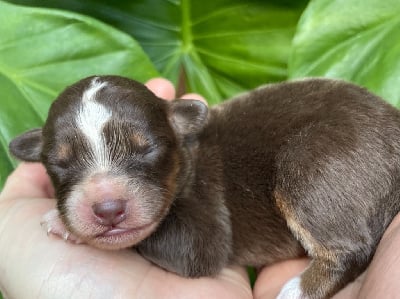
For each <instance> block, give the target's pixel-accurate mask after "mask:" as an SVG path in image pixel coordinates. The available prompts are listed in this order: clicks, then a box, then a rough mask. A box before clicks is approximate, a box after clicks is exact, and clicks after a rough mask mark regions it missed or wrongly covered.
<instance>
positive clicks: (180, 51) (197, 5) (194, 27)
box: [13, 0, 307, 103]
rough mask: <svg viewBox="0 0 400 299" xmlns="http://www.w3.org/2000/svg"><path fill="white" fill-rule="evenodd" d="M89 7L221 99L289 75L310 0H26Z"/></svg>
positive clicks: (193, 85)
mask: <svg viewBox="0 0 400 299" xmlns="http://www.w3.org/2000/svg"><path fill="white" fill-rule="evenodd" d="M13 2H19V3H24V4H29V5H42V6H51V7H57V8H60V7H62V8H63V9H68V10H74V11H76V12H80V13H84V14H88V15H91V16H94V17H96V18H98V19H101V20H103V21H105V22H108V23H110V24H112V25H114V26H115V27H117V28H119V29H121V30H123V31H125V32H127V33H129V34H131V35H132V36H133V37H135V38H136V39H137V40H138V41H139V43H140V44H141V45H142V46H143V48H144V49H145V52H146V53H147V54H148V55H149V57H150V58H151V61H153V63H154V64H155V66H156V68H157V69H158V70H159V72H160V73H161V74H162V75H163V76H164V77H166V78H169V79H171V80H172V81H173V82H175V83H177V82H178V80H179V78H180V77H181V78H182V77H184V78H185V83H186V89H187V90H189V91H196V92H199V93H201V94H202V95H204V96H205V97H206V98H207V99H208V100H209V102H210V103H217V102H220V101H221V100H223V99H225V98H227V97H230V96H232V95H233V94H236V93H238V92H242V91H244V90H248V89H250V88H254V87H255V86H258V85H260V84H264V83H265V82H271V81H281V80H284V79H286V78H287V60H288V56H289V55H290V46H291V41H292V38H293V35H294V32H295V28H296V24H297V22H298V19H299V17H300V15H301V12H302V11H303V9H304V7H305V4H306V2H307V0H306V1H305V0H302V1H299V0H290V1H264V0H258V1H256V0H252V1H245V0H202V1H190V0H180V1H179V0H171V1H160V0H145V1H143V0H142V1H110V0H87V1H78V0H69V1H64V0H20V1H13Z"/></svg>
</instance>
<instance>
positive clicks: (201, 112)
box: [169, 100, 208, 137]
mask: <svg viewBox="0 0 400 299" xmlns="http://www.w3.org/2000/svg"><path fill="white" fill-rule="evenodd" d="M169 108H170V110H169V119H170V122H171V125H172V126H173V128H174V129H175V131H176V132H177V133H178V134H179V135H181V136H184V137H186V136H191V135H195V134H197V133H199V132H200V131H201V130H203V128H204V126H205V125H206V123H207V116H208V107H207V105H206V104H205V103H203V102H202V101H198V100H174V101H172V102H171V103H170V107H169Z"/></svg>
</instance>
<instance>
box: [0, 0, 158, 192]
mask: <svg viewBox="0 0 400 299" xmlns="http://www.w3.org/2000/svg"><path fill="white" fill-rule="evenodd" d="M93 74H119V75H123V76H127V77H131V78H135V79H137V80H140V81H144V80H146V79H148V78H150V77H153V76H156V75H157V72H156V70H155V68H154V67H153V65H152V64H151V62H150V60H149V59H148V57H147V56H146V55H145V54H144V52H143V50H142V49H141V48H140V46H139V45H138V44H137V42H135V41H134V40H133V39H132V38H131V37H130V36H129V35H127V34H125V33H121V32H119V31H117V30H115V29H113V28H111V27H109V26H107V25H104V24H102V23H100V22H99V21H96V20H94V19H91V18H88V17H83V16H79V15H77V14H73V13H67V12H61V11H55V10H48V9H31V8H24V7H18V6H14V5H11V4H7V3H5V2H2V1H0V90H1V97H0V105H1V108H0V188H1V187H2V185H3V183H4V181H5V178H6V176H7V175H8V174H9V172H10V171H11V170H12V169H13V168H14V167H15V165H16V162H15V161H14V160H13V159H12V158H11V157H10V155H9V153H8V143H9V141H10V140H11V139H12V138H13V137H15V136H16V135H17V134H19V133H21V132H23V131H25V130H27V129H31V128H34V127H39V126H41V125H42V124H43V121H44V119H45V118H46V115H47V110H48V108H49V105H50V103H51V102H52V100H53V99H54V98H55V97H56V96H57V94H58V93H59V92H60V91H61V90H62V89H64V88H65V87H66V86H67V85H69V84H71V83H73V82H75V81H77V80H79V79H81V78H83V77H86V76H89V75H93Z"/></svg>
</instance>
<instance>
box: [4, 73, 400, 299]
mask: <svg viewBox="0 0 400 299" xmlns="http://www.w3.org/2000/svg"><path fill="white" fill-rule="evenodd" d="M10 150H11V152H12V153H13V154H14V155H15V156H16V157H18V158H20V159H22V160H26V161H41V162H43V163H44V165H45V166H46V168H47V171H48V173H49V175H50V177H51V179H52V181H53V183H54V186H55V189H56V196H57V199H58V203H57V210H56V211H51V212H49V214H47V215H46V216H45V222H46V225H47V228H48V230H49V231H51V232H53V233H55V234H59V235H63V236H64V237H65V238H66V239H71V240H75V241H83V242H86V243H89V244H91V245H93V246H96V247H99V248H105V249H119V248H126V247H132V246H135V247H136V248H137V250H138V251H139V252H140V253H141V254H142V255H143V256H145V257H146V258H148V259H149V260H151V261H153V262H154V263H156V264H158V265H160V266H161V267H163V268H165V269H167V270H169V271H172V272H175V273H178V274H180V275H183V276H188V277H198V276H203V275H214V274H216V273H218V272H219V271H220V270H221V268H222V267H224V266H226V265H227V264H240V265H253V266H262V265H266V264H270V263H273V262H276V261H279V260H283V259H288V258H293V257H297V256H300V255H302V254H303V253H304V250H305V251H306V252H307V254H308V255H309V256H310V257H311V258H312V259H313V261H312V263H311V265H310V266H309V268H308V269H307V270H306V271H305V272H304V273H303V274H302V275H301V276H300V277H299V278H296V279H293V280H292V281H290V282H289V283H288V284H287V285H286V286H285V287H284V289H283V290H282V292H281V294H280V295H279V298H313V299H314V298H328V297H330V296H332V295H333V294H335V293H336V292H337V291H338V290H339V289H341V288H342V287H343V286H345V285H346V284H347V283H348V282H350V281H352V280H353V279H354V278H355V277H357V276H358V275H359V274H360V273H361V272H362V271H363V270H364V269H365V268H366V267H367V265H368V263H369V261H370V260H371V258H372V256H373V254H374V251H375V249H376V246H377V244H378V242H379V240H380V238H381V236H382V234H383V232H384V230H385V229H386V227H387V226H388V224H389V223H390V222H391V220H392V218H393V217H394V216H395V215H396V214H397V212H398V211H399V209H400V200H399V199H400V113H399V112H398V111H397V110H396V109H394V108H393V107H391V106H390V105H388V104H386V103H385V102H383V101H382V100H381V99H379V98H378V97H376V96H374V95H373V94H371V93H369V92H368V91H366V90H365V89H362V88H360V87H357V86H355V85H352V84H349V83H345V82H341V81H333V80H324V79H311V80H305V81H297V82H287V83H282V84H274V85H268V86H265V87H262V88H259V89H257V90H254V91H251V92H249V93H247V94H244V95H241V96H239V97H237V98H234V99H232V100H230V101H227V102H224V103H223V104H221V105H217V106H214V107H212V108H210V109H208V108H207V107H206V106H205V105H204V104H203V103H201V102H199V101H188V100H175V101H173V102H167V101H164V100H162V99H159V98H157V97H156V96H155V95H154V94H153V93H151V92H150V91H149V90H148V89H147V88H146V87H145V86H144V85H142V84H140V83H138V82H135V81H132V80H129V79H126V78H121V77H116V76H99V77H90V78H86V79H83V80H81V81H79V82H78V83H76V84H74V85H72V86H70V87H68V88H67V89H66V90H65V91H64V92H63V93H62V94H61V95H60V96H59V97H58V99H57V100H56V101H55V102H54V103H53V105H52V107H51V109H50V112H49V117H48V119H47V121H46V123H45V125H44V127H43V129H35V130H32V131H29V132H27V133H25V134H23V135H21V136H19V137H17V138H16V139H14V140H13V141H12V142H11V144H10Z"/></svg>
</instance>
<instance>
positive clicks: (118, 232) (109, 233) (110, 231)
mask: <svg viewBox="0 0 400 299" xmlns="http://www.w3.org/2000/svg"><path fill="white" fill-rule="evenodd" d="M151 225H152V223H148V224H145V225H142V226H138V227H134V228H122V227H117V226H112V227H109V228H107V230H105V231H104V232H102V233H100V234H97V235H96V236H95V238H102V237H113V236H122V235H137V234H139V233H140V232H141V231H143V230H145V229H146V228H148V227H150V226H151Z"/></svg>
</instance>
